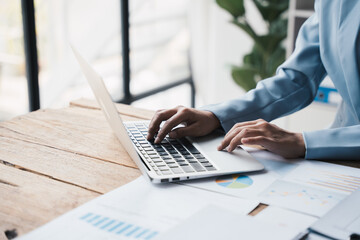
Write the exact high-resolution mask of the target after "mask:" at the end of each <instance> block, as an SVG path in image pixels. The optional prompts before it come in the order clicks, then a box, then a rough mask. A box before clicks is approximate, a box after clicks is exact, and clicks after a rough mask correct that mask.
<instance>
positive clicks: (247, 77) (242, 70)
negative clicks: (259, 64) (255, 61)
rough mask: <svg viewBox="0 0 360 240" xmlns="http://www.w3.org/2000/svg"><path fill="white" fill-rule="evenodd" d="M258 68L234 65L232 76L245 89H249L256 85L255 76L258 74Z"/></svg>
mask: <svg viewBox="0 0 360 240" xmlns="http://www.w3.org/2000/svg"><path fill="white" fill-rule="evenodd" d="M257 72H258V71H257V70H256V69H254V68H249V67H247V66H243V67H236V66H233V67H232V70H231V76H232V78H233V79H234V81H235V82H236V84H238V85H239V86H240V87H242V88H243V89H244V90H245V91H249V90H251V89H253V88H255V87H256V80H255V76H256V75H257Z"/></svg>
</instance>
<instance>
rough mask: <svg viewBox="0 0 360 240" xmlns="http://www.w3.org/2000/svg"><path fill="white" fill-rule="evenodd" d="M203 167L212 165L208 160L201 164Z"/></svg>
mask: <svg viewBox="0 0 360 240" xmlns="http://www.w3.org/2000/svg"><path fill="white" fill-rule="evenodd" d="M202 165H203V166H204V167H212V166H213V165H212V164H211V163H209V162H206V163H203V164H202Z"/></svg>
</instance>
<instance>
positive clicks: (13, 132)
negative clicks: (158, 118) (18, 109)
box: [0, 99, 153, 240]
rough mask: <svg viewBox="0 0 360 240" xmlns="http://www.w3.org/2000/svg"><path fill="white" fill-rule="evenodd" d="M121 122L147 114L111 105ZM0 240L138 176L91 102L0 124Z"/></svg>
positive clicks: (146, 116) (20, 233)
mask: <svg viewBox="0 0 360 240" xmlns="http://www.w3.org/2000/svg"><path fill="white" fill-rule="evenodd" d="M117 108H118V111H119V113H121V115H122V117H123V119H124V120H125V121H132V120H144V119H149V118H151V116H152V114H153V112H151V111H148V110H142V109H138V108H133V107H130V106H127V105H123V104H117ZM0 163H2V164H0V196H1V201H0V240H1V239H6V237H5V234H4V232H5V231H7V230H16V232H17V234H18V235H22V234H24V233H26V232H28V231H31V230H33V229H35V228H37V227H40V226H41V225H43V224H45V223H46V222H48V221H50V220H52V219H54V218H56V217H58V216H60V215H62V214H64V213H65V212H67V211H69V210H71V209H73V208H75V207H77V206H79V205H81V204H83V203H85V202H87V201H89V200H91V199H93V198H95V197H97V196H99V195H101V194H103V193H106V192H108V191H110V190H113V189H115V188H117V187H119V186H121V185H123V184H126V183H128V182H130V181H132V180H134V179H135V178H137V177H138V176H140V171H139V170H138V169H137V166H136V165H135V164H134V162H133V161H132V160H131V159H130V157H129V156H128V154H127V153H126V151H125V149H124V148H123V147H122V146H121V144H119V142H118V140H117V138H116V137H115V135H114V134H113V132H112V131H111V129H110V127H109V125H108V124H107V122H106V120H105V117H104V116H103V114H102V112H101V111H100V110H99V107H98V106H97V104H96V102H95V101H92V100H85V99H81V100H78V101H74V102H72V103H71V104H70V107H67V108H63V109H57V110H54V109H45V110H39V111H36V112H32V113H29V114H26V115H23V116H19V117H16V118H14V119H12V120H10V121H6V122H1V123H0Z"/></svg>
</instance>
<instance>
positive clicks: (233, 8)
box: [216, 0, 245, 19]
mask: <svg viewBox="0 0 360 240" xmlns="http://www.w3.org/2000/svg"><path fill="white" fill-rule="evenodd" d="M216 3H217V4H218V5H219V6H220V7H221V8H223V9H225V10H226V11H228V12H229V13H230V14H231V15H232V16H233V17H234V18H235V19H236V18H238V17H241V16H243V15H244V14H245V7H244V1H243V0H216Z"/></svg>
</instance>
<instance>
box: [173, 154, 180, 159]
mask: <svg viewBox="0 0 360 240" xmlns="http://www.w3.org/2000/svg"><path fill="white" fill-rule="evenodd" d="M171 156H173V158H182V157H181V155H179V154H171Z"/></svg>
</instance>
